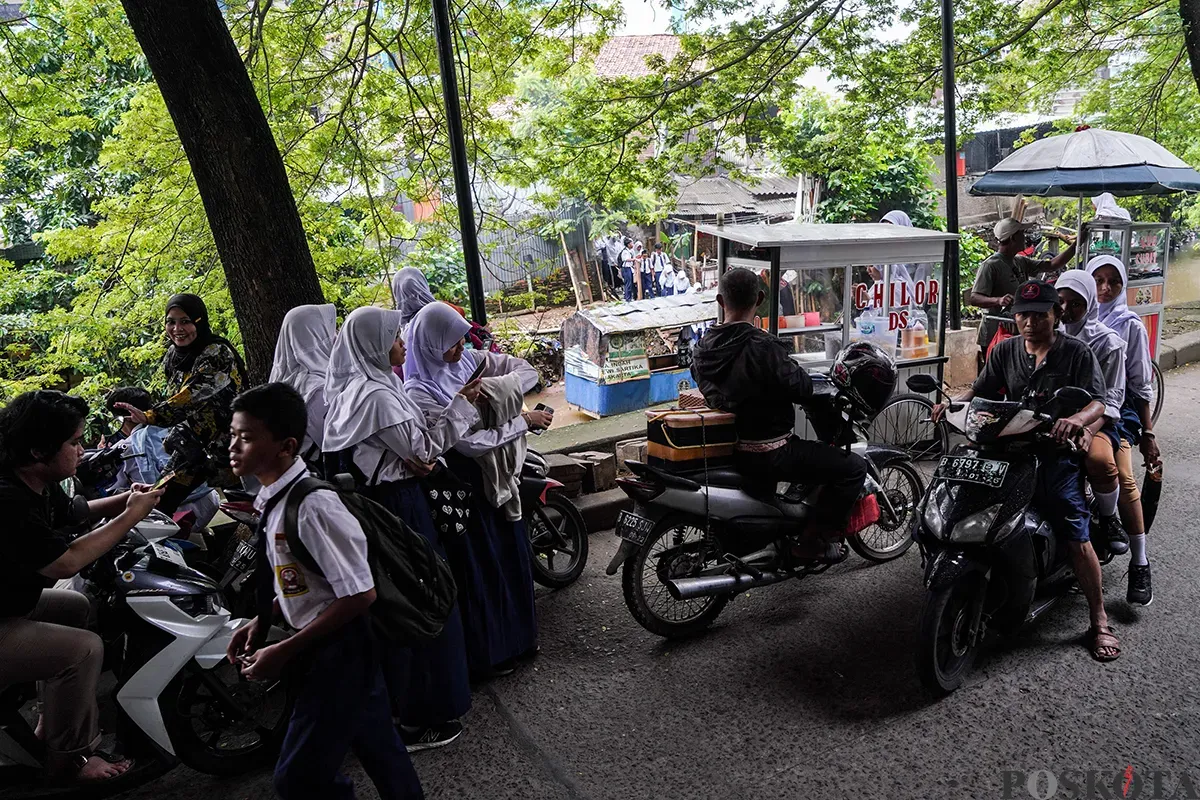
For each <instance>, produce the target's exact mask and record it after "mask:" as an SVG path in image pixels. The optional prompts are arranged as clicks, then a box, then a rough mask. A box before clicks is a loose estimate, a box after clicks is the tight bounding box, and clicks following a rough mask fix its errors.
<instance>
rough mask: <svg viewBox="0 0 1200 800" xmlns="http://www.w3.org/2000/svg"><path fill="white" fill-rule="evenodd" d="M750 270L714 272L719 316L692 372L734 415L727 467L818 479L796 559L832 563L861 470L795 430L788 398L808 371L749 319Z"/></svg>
mask: <svg viewBox="0 0 1200 800" xmlns="http://www.w3.org/2000/svg"><path fill="white" fill-rule="evenodd" d="M761 286H762V284H761V282H760V281H759V279H758V276H757V275H755V274H754V273H753V272H751V271H750V270H747V269H741V268H734V269H730V270H729V271H728V272H726V273H725V274H724V275H723V276H722V277H721V284H720V287H719V289H718V294H717V303H718V305H720V306H721V309H722V311H723V312H724V322H722V323H721V324H719V325H714V326H713V327H712V328H710V329H709V330H708V332H707V333H706V334H705V335H704V338H703V339H701V340H700V342H699V344H698V345H697V346H696V350H695V352H694V354H693V360H692V376H693V377H694V378H695V379H696V385H697V387H698V388H699V389H700V392H701V393H702V394H703V395H704V399H705V401H706V402H707V403H708V405H709V406H710V407H711V408H716V409H720V410H721V411H725V412H728V413H731V414H733V415H734V416H735V417H736V420H735V423H734V425H735V428H736V429H737V434H738V439H739V442H738V445H737V448H736V451H735V455H734V465H735V467H736V469H737V470H738V471H739V472H741V473H742V474H743V475H745V476H746V477H748V478H749V479H751V480H752V481H754V482H755V483H758V482H760V481H761V482H762V483H764V484H770V485H772V486H773V485H774V484H775V483H777V482H779V481H792V482H796V483H807V484H821V485H822V503H821V505H820V506H819V507H818V508H816V509H815V510H816V514H815V519H814V522H815V524H816V530H817V533H818V534H819V538H812V539H811V540H810V541H808V542H805V543H804V544H802V545H800V546H799V547H798V549H796V550H794V551H793V554H794V555H796V556H797V557H801V558H813V559H816V560H821V561H838V560H840V559H841V558H843V557H844V551H843V550H842V548H841V545H840V538H841V534H842V531H843V528H844V525H845V522H846V518H847V516H848V515H849V512H850V509H851V507H852V506H853V505H854V502H855V500H856V499H857V497H858V494H859V492H860V491H861V489H862V486H863V480H864V478H865V477H866V474H867V465H866V462H865V461H864V460H863V459H862V457H861V456H859V455H857V454H855V453H850V452H847V451H846V450H844V449H840V448H837V447H833V446H831V445H828V444H825V443H823V442H817V441H807V440H804V439H801V438H800V437H798V436H796V435H795V433H794V430H795V427H796V411H795V408H794V404H801V405H802V404H803V403H804V402H805V401H807V400H809V399H810V398H811V397H812V394H813V384H812V379H811V378H810V377H809V375H808V372H806V371H805V369H804V368H803V367H802V366H800V364H798V363H797V362H795V361H794V360H792V359H791V358H790V357H789V355H788V351H787V348H786V347H785V346H784V343H783V342H782V341H781V340H780V339H779V338H778V337H776V336H772V335H771V334H770V333H769V332H767V331H764V330H761V329H759V328H756V327H755V326H754V325H753V324H752V320H753V319H754V316H755V310H756V309H757V308H758V306H759V304H761V303H762V302H763V299H764V294H763V292H762V289H761Z"/></svg>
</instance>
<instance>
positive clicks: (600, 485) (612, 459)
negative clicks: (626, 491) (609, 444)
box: [571, 451, 617, 494]
mask: <svg viewBox="0 0 1200 800" xmlns="http://www.w3.org/2000/svg"><path fill="white" fill-rule="evenodd" d="M571 458H573V459H575V460H576V461H578V462H579V463H580V464H582V465H583V467H584V472H583V491H584V492H585V493H587V494H592V493H594V492H606V491H608V490H609V489H611V488H613V487H614V486H616V485H617V457H616V455H614V454H613V453H598V452H595V451H585V452H582V453H571Z"/></svg>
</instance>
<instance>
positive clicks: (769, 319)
mask: <svg viewBox="0 0 1200 800" xmlns="http://www.w3.org/2000/svg"><path fill="white" fill-rule="evenodd" d="M700 231H701V232H702V233H706V234H709V235H711V236H714V237H716V238H717V241H718V247H717V260H718V272H719V273H720V274H724V273H725V271H726V270H729V269H736V268H743V269H750V270H754V271H756V272H759V274H760V275H762V276H763V277H764V279H765V282H766V286H767V290H768V297H767V302H766V304H765V306H766V314H765V315H764V317H763V321H762V325H763V327H765V328H766V329H767V330H769V331H770V332H771V333H773V334H776V335H778V336H780V337H782V338H784V339H788V340H791V343H792V349H793V350H794V352H795V355H794V356H793V358H795V359H796V360H797V361H799V362H800V363H801V364H803V365H804V366H805V367H807V368H808V369H810V370H814V371H815V370H822V369H826V368H828V367H829V365H830V364H831V363H832V361H833V359H834V357H835V356H836V355H837V353H838V351H839V350H841V349H842V348H843V347H845V346H846V345H848V344H849V343H850V342H852V341H857V340H860V339H866V340H868V341H871V342H873V343H875V344H877V345H879V346H880V347H882V348H883V349H884V351H885V352H887V353H888V354H889V355H891V356H892V357H894V358H895V359H896V364H897V366H898V367H899V371H900V379H899V381H898V382H897V391H898V392H903V391H904V389H903V388H902V387H903V386H904V382H905V380H906V379H907V377H908V376H909V375H912V374H915V373H918V372H920V373H926V374H931V375H934V376H936V377H937V378H938V380H939V381H940V380H941V378H942V371H943V367H944V365H945V362H946V357H945V338H944V334H945V328H946V313H945V312H946V305H945V304H946V281H945V279H944V276H943V272H942V265H943V263H944V262H945V260H946V258H947V249H948V247H949V245H950V243H951V242H952V241H954V240H955V239H957V238H958V237H957V234H952V233H946V232H944V231H931V230H924V229H921V228H905V227H901V226H898V225H890V224H888V223H851V224H802V223H782V224H777V225H723V226H721V225H701V226H700ZM788 270H794V271H795V272H796V273H797V275H798V278H797V280H796V281H795V283H794V285H795V286H796V295H797V298H796V299H797V301H798V302H795V303H794V304H793V305H794V306H795V311H796V313H795V314H793V315H790V316H785V317H781V316H780V313H779V308H780V300H779V296H780V282H781V281H780V278H781V276H782V275H783V274H784V273H785V272H786V271H788ZM873 271H875V272H876V273H877V276H876V275H872V272H873ZM798 422H801V420H798ZM801 432H802V433H803V432H804V431H803V430H802V431H801Z"/></svg>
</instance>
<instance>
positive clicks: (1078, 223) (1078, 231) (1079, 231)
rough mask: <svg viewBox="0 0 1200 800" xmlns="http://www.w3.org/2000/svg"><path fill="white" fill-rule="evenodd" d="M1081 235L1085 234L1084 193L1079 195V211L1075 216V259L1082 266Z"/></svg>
mask: <svg viewBox="0 0 1200 800" xmlns="http://www.w3.org/2000/svg"><path fill="white" fill-rule="evenodd" d="M1081 236H1083V195H1079V213H1078V215H1077V216H1076V218H1075V261H1076V263H1078V264H1079V266H1080V268H1082V267H1083V263H1082V262H1081V261H1080V255H1079V254H1080V249H1079V248H1080V247H1081V246H1082V242H1080V241H1079V237H1081Z"/></svg>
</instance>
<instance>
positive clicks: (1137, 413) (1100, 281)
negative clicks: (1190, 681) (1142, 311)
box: [1087, 256, 1161, 605]
mask: <svg viewBox="0 0 1200 800" xmlns="http://www.w3.org/2000/svg"><path fill="white" fill-rule="evenodd" d="M1087 272H1088V273H1090V274H1091V276H1092V278H1093V279H1094V281H1095V283H1096V297H1097V299H1098V300H1099V301H1100V321H1101V322H1103V323H1104V324H1105V325H1107V326H1108V327H1110V328H1112V329H1113V330H1114V331H1116V333H1117V335H1118V336H1120V337H1121V339H1122V340H1124V342H1125V404H1124V405H1123V406H1122V408H1121V425H1120V428H1119V431H1120V437H1121V444H1120V449H1119V450H1118V451H1117V452H1116V459H1117V468H1118V470H1119V473H1120V483H1121V490H1120V491H1121V495H1120V501H1119V510H1120V512H1121V520H1122V522H1123V523H1124V524H1125V531H1126V532H1127V533H1128V534H1129V550H1130V562H1129V592H1128V594H1126V599H1127V600H1128V601H1129V602H1130V603H1140V604H1142V605H1149V604H1150V602H1151V601H1152V600H1153V599H1154V594H1153V591H1152V589H1151V586H1150V561H1149V559H1148V558H1147V556H1146V526H1145V520H1144V518H1143V516H1142V505H1141V499H1142V496H1141V492H1140V491H1139V489H1138V485H1137V478H1136V477H1135V476H1134V474H1133V446H1134V445H1137V446H1138V447H1139V448H1140V449H1141V451H1142V459H1143V461H1144V462H1145V463H1146V464H1147V465H1148V466H1149V465H1156V464H1158V463H1160V461H1161V458H1160V454H1159V450H1158V442H1157V440H1156V439H1155V438H1154V420H1153V419H1152V418H1151V414H1150V407H1151V403H1152V401H1153V399H1154V390H1153V388H1152V384H1151V381H1152V380H1153V379H1154V372H1153V368H1152V367H1151V363H1150V337H1149V336H1148V335H1147V334H1146V326H1145V325H1144V324H1143V323H1142V320H1141V317H1139V316H1138V315H1137V314H1136V313H1134V311H1133V310H1132V309H1130V308H1129V302H1128V299H1127V298H1126V296H1125V285H1126V284H1127V283H1128V278H1127V275H1126V273H1125V265H1124V264H1122V263H1121V260H1120V259H1118V258H1114V257H1113V256H1096V257H1095V258H1093V259H1092V260H1091V261H1089V262H1088V263H1087Z"/></svg>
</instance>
